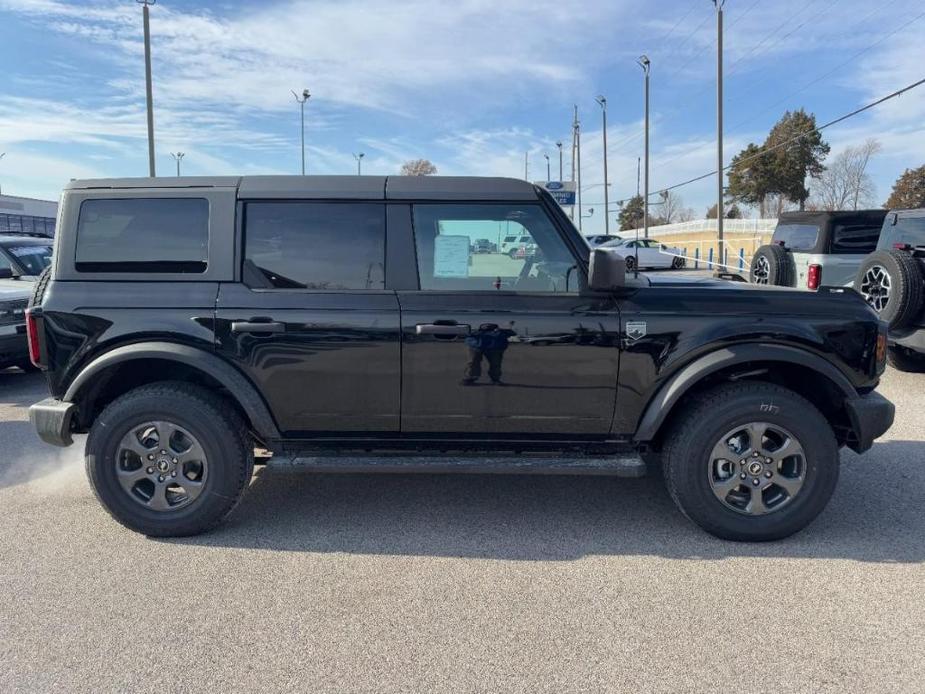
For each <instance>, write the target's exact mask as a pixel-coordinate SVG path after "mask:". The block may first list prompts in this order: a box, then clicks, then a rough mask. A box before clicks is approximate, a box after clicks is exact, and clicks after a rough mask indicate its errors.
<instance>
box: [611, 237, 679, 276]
mask: <svg viewBox="0 0 925 694" xmlns="http://www.w3.org/2000/svg"><path fill="white" fill-rule="evenodd" d="M601 248H609V249H615V250H616V251H617V253H619V254H620V255H622V256H623V257H624V259H625V260H626V269H627V270H634V269H635V268H636V263H637V262H638V263H639V268H640V269H642V268H675V269H680V268H682V267H684V266H685V265H686V263H685V261H684V258H682V257H681V255H682V254H681V249H680V248H674V247H669V246H666V245H665V244H664V243H660V242H658V241H656V240H655V239H617V240H615V241H608V242H607V243H604V244H602V245H601Z"/></svg>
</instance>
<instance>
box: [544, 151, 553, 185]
mask: <svg viewBox="0 0 925 694" xmlns="http://www.w3.org/2000/svg"><path fill="white" fill-rule="evenodd" d="M543 158H544V159H545V160H546V181H547V182H548V181H551V180H552V178H550V176H551V174H550V172H549V155H548V154H546V153H544V154H543Z"/></svg>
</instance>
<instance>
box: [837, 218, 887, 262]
mask: <svg viewBox="0 0 925 694" xmlns="http://www.w3.org/2000/svg"><path fill="white" fill-rule="evenodd" d="M880 229H881V225H880V224H877V225H876V226H872V225H870V224H836V225H835V228H834V229H833V230H832V253H841V254H845V255H867V254H868V253H873V252H874V251H875V250H877V241H879V240H880Z"/></svg>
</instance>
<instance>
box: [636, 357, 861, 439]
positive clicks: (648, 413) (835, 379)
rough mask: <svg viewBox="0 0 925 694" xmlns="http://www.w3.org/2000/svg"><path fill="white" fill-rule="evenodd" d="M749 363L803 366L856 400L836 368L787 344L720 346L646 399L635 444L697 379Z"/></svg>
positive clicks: (650, 434) (653, 431) (661, 421)
mask: <svg viewBox="0 0 925 694" xmlns="http://www.w3.org/2000/svg"><path fill="white" fill-rule="evenodd" d="M752 361H765V362H767V361H773V362H780V363H783V364H787V363H789V364H799V365H800V366H806V367H808V368H810V369H813V370H814V371H816V372H818V373H820V374H821V375H823V376H825V377H826V378H827V379H828V380H829V381H831V382H832V383H833V385H835V386H836V387H837V388H838V389H839V390H840V391H841V392H842V393H844V395H845V399H846V400H850V399H854V398H857V397H858V392H857V390H855V388H854V386H853V385H852V384H851V381H849V380H848V377H847V376H845V374H844V373H842V372H841V371H840V370H839V369H838V367H836V366H834V365H833V364H831V363H830V362H828V361H826V360H825V359H823V358H822V357H820V356H817V355H815V354H813V353H812V352H808V351H806V350H805V349H800V348H798V347H789V346H787V345H762V344H743V345H731V346H729V347H722V348H720V349H717V350H715V351H713V352H710V353H708V354H705V355H703V356H702V357H700V358H698V359H695V360H694V361H692V362H691V363H690V364H688V365H687V366H683V367H681V368H680V369H679V370H678V371H677V372H676V373H675V374H674V375H673V376H671V378H670V379H669V380H668V381H667V382H666V383H665V384H663V385H662V386H661V387H660V388H659V390H658V392H656V393H655V395H654V396H653V397H652V398H651V399H650V400H649V404H648V405H646V408H645V410H644V411H643V414H642V417H640V419H639V426H637V427H636V435H635V437H634V438H635V440H636V441H651V440H652V439H654V438H655V436H656V435H657V434H658V430H659V428H660V427H661V426H662V424H664V422H665V420H666V419H667V418H668V415H669V414H670V413H671V410H672V408H674V406H675V405H677V404H678V401H679V400H680V399H681V398H682V397H683V396H684V394H685V393H686V392H687V391H688V390H690V389H691V388H692V387H693V386H694V385H696V384H697V382H699V381H700V380H701V379H703V378H704V377H706V376H709V375H710V374H711V373H715V372H717V371H720V370H722V369H725V368H728V367H730V366H735V365H736V364H745V363H748V362H752Z"/></svg>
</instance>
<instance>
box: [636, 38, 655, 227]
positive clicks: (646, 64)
mask: <svg viewBox="0 0 925 694" xmlns="http://www.w3.org/2000/svg"><path fill="white" fill-rule="evenodd" d="M637 62H638V63H639V66H640V67H641V68H642V71H643V72H644V73H645V75H646V87H645V102H646V108H645V145H644V149H643V154H644V155H645V159H646V165H645V174H644V176H643V179H642V180H643V193H642V235H643V238H649V69H650V68H651V67H652V62H651V61H650V60H649V58H648V56H645V55H641V56H639V60H638V61H637Z"/></svg>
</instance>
